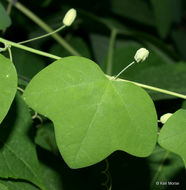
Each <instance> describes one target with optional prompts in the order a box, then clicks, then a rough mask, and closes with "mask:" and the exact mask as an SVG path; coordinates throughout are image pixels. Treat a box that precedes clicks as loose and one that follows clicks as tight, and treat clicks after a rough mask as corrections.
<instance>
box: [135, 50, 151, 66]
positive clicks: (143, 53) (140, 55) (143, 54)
mask: <svg viewBox="0 0 186 190" xmlns="http://www.w3.org/2000/svg"><path fill="white" fill-rule="evenodd" d="M148 56H149V51H148V50H147V49H145V48H140V49H139V50H138V51H137V52H136V55H135V56H134V59H135V61H136V62H137V63H139V62H143V61H145V59H147V57H148Z"/></svg>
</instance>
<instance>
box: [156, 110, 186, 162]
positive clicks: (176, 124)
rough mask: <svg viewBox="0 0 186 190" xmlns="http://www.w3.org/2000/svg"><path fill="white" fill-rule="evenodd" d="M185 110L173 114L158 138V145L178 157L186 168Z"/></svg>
mask: <svg viewBox="0 0 186 190" xmlns="http://www.w3.org/2000/svg"><path fill="white" fill-rule="evenodd" d="M185 139H186V110H184V109H180V110H178V111H177V112H175V113H174V114H173V115H172V116H171V117H170V118H169V119H168V121H167V122H166V123H165V124H164V126H163V128H162V129H161V131H160V135H159V138H158V142H159V144H160V145H161V146H162V147H163V148H165V149H167V150H169V151H171V152H174V153H176V154H178V155H180V156H181V157H182V159H183V161H184V163H185V166H186V151H185V149H186V141H185Z"/></svg>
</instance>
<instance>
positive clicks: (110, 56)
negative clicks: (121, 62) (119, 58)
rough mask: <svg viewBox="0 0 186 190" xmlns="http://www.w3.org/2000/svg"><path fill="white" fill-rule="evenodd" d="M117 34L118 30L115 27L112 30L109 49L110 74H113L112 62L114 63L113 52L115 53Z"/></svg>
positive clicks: (108, 67) (108, 69)
mask: <svg viewBox="0 0 186 190" xmlns="http://www.w3.org/2000/svg"><path fill="white" fill-rule="evenodd" d="M116 36H117V31H116V30H115V29H113V30H111V35H110V42H109V50H108V62H107V68H106V73H107V74H108V75H111V74H112V63H113V53H114V44H115V40H116Z"/></svg>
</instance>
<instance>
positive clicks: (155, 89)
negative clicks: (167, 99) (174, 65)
mask: <svg viewBox="0 0 186 190" xmlns="http://www.w3.org/2000/svg"><path fill="white" fill-rule="evenodd" d="M106 77H107V78H109V79H110V80H115V77H111V76H108V75H106ZM116 81H124V82H131V83H133V84H135V85H137V86H140V87H142V88H145V89H148V90H152V91H156V92H160V93H162V94H168V95H171V96H175V97H178V98H182V99H186V95H183V94H180V93H176V92H172V91H169V90H164V89H161V88H157V87H154V86H149V85H146V84H141V83H139V82H134V81H130V80H125V79H120V78H118V79H116Z"/></svg>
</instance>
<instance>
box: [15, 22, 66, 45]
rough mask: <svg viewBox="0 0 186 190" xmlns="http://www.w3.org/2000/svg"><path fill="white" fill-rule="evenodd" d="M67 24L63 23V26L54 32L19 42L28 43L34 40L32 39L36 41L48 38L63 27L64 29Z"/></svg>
mask: <svg viewBox="0 0 186 190" xmlns="http://www.w3.org/2000/svg"><path fill="white" fill-rule="evenodd" d="M65 27H66V26H65V25H63V26H61V27H60V28H58V29H56V30H54V31H53V32H50V33H47V34H44V35H42V36H39V37H36V38H32V39H29V40H25V41H22V42H19V43H18V44H25V43H28V42H32V41H35V40H39V39H42V38H46V37H48V36H50V35H52V34H54V33H57V32H59V31H61V30H62V29H64V28H65Z"/></svg>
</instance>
